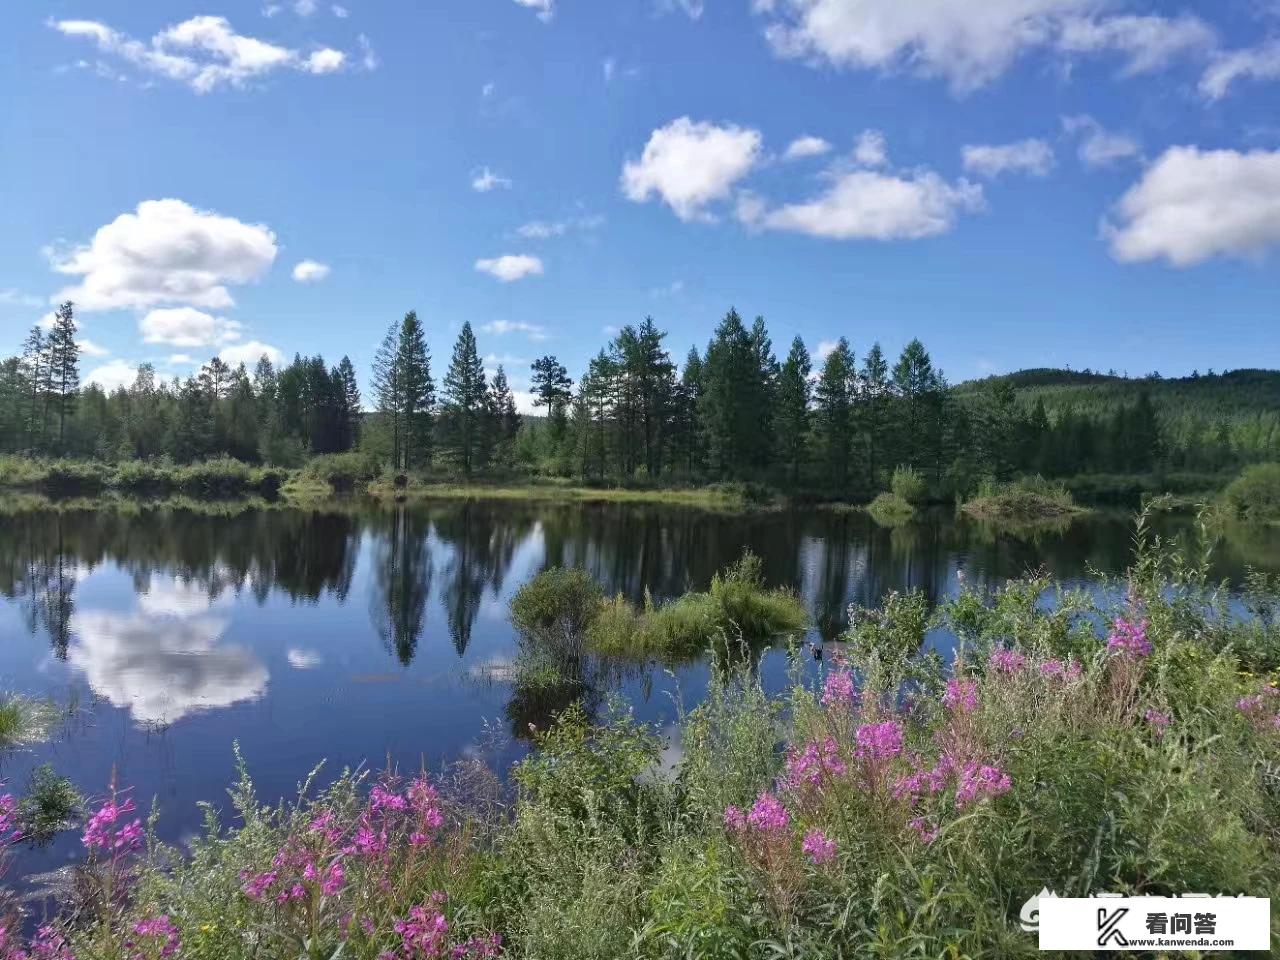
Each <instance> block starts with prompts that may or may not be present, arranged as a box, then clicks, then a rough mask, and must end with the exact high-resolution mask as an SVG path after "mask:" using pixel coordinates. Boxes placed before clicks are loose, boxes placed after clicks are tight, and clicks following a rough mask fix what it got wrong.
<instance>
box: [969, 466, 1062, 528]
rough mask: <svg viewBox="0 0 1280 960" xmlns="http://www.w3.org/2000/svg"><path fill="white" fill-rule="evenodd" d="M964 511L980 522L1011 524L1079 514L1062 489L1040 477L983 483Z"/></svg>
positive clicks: (1058, 484)
mask: <svg viewBox="0 0 1280 960" xmlns="http://www.w3.org/2000/svg"><path fill="white" fill-rule="evenodd" d="M964 510H965V511H966V512H967V513H970V514H972V515H974V516H976V517H980V518H982V519H989V520H1013V521H1036V520H1055V519H1059V518H1062V517H1068V516H1071V515H1073V514H1076V513H1080V512H1081V508H1080V507H1077V506H1076V503H1075V501H1074V500H1073V499H1072V498H1071V493H1070V492H1069V491H1068V490H1067V488H1066V487H1065V486H1063V485H1062V484H1060V483H1054V482H1053V481H1051V480H1046V479H1045V478H1044V477H1041V476H1028V477H1021V478H1019V479H1017V480H1015V481H1013V482H1012V483H1005V484H994V483H990V482H987V483H984V484H983V485H982V488H981V489H979V491H978V495H977V496H976V497H975V498H973V499H972V500H970V501H968V502H967V503H965V505H964Z"/></svg>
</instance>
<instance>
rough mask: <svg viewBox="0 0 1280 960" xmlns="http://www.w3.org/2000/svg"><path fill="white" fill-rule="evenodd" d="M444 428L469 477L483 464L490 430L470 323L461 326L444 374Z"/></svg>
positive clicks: (481, 371) (447, 441)
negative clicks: (447, 370) (446, 371)
mask: <svg viewBox="0 0 1280 960" xmlns="http://www.w3.org/2000/svg"><path fill="white" fill-rule="evenodd" d="M443 427H444V429H443V433H444V442H445V447H446V449H447V450H448V451H449V453H450V455H451V456H452V457H453V459H454V460H455V461H456V462H457V463H458V465H459V466H461V467H462V472H463V473H464V474H465V475H466V476H467V477H468V478H470V477H471V475H472V473H473V472H474V471H475V470H477V469H479V468H480V467H482V466H483V465H484V462H483V454H484V449H485V446H486V445H487V442H488V439H489V427H490V418H489V404H488V390H487V388H486V384H485V376H484V365H483V364H482V363H481V362H480V354H479V351H478V350H477V349H476V338H475V334H474V333H472V332H471V324H470V322H467V323H463V325H462V331H461V332H460V333H459V334H458V340H457V342H456V343H455V344H454V346H453V357H452V359H451V360H450V361H449V372H448V373H446V374H445V378H444V424H443Z"/></svg>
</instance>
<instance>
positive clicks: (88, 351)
mask: <svg viewBox="0 0 1280 960" xmlns="http://www.w3.org/2000/svg"><path fill="white" fill-rule="evenodd" d="M76 346H77V347H79V348H80V355H81V356H84V357H107V356H110V355H111V351H110V350H108V349H107V348H106V347H103V346H99V345H98V344H96V343H94V342H93V341H92V340H90V339H89V338H88V337H81V338H80V339H79V340H77V341H76Z"/></svg>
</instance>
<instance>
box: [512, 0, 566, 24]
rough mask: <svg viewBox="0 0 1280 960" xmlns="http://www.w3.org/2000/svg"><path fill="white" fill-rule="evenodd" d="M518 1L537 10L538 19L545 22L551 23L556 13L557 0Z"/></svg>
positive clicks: (517, 0)
mask: <svg viewBox="0 0 1280 960" xmlns="http://www.w3.org/2000/svg"><path fill="white" fill-rule="evenodd" d="M516 3H518V4H520V6H522V7H528V8H529V9H530V10H534V11H536V12H537V14H538V19H539V20H541V21H542V22H543V23H550V22H551V18H552V17H554V16H555V15H556V4H555V0H516Z"/></svg>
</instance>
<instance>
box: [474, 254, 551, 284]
mask: <svg viewBox="0 0 1280 960" xmlns="http://www.w3.org/2000/svg"><path fill="white" fill-rule="evenodd" d="M476 269H477V270H478V271H480V272H481V273H487V274H489V276H491V277H496V278H497V279H499V280H501V281H502V282H503V283H512V282H513V281H515V280H523V279H524V278H525V277H537V276H541V275H542V271H543V267H542V260H541V259H540V258H539V257H532V256H529V255H528V254H527V253H508V254H505V255H503V256H501V257H493V258H491V259H483V260H477V261H476Z"/></svg>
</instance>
